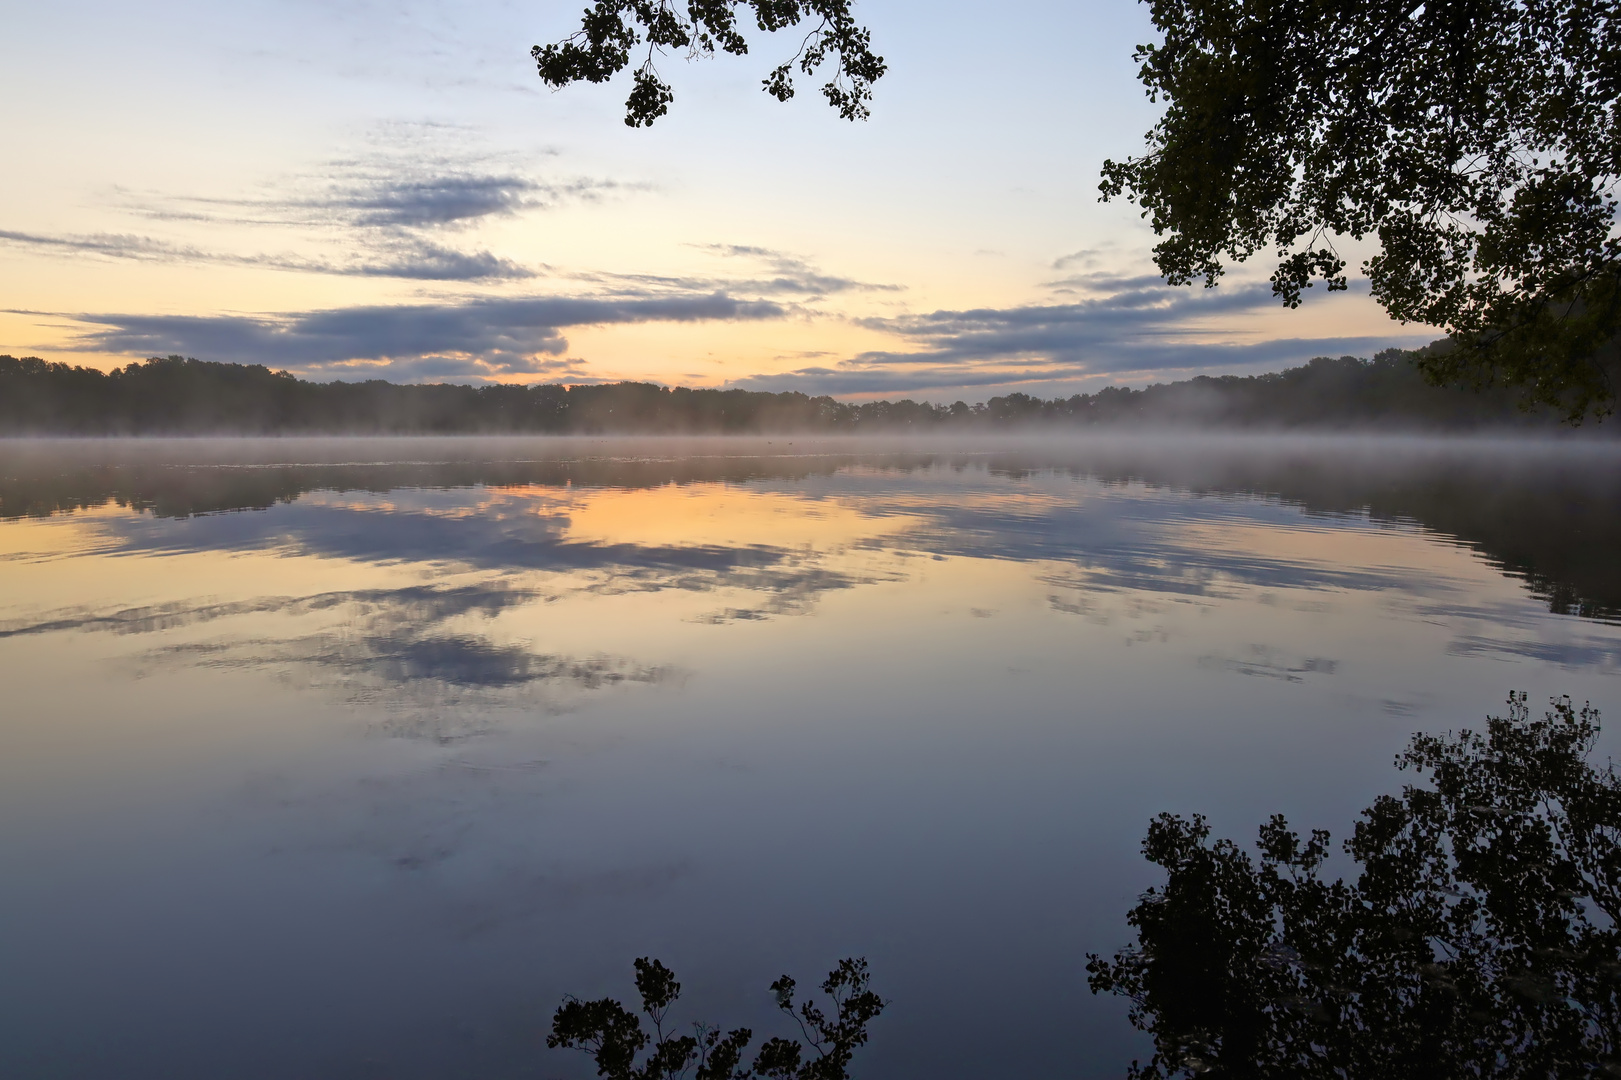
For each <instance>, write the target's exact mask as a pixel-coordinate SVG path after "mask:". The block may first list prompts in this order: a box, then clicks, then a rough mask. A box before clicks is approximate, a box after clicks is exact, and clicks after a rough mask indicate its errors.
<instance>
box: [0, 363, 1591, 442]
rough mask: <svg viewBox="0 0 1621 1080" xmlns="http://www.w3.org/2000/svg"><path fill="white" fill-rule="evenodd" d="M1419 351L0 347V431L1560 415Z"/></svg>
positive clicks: (1459, 421)
mask: <svg viewBox="0 0 1621 1080" xmlns="http://www.w3.org/2000/svg"><path fill="white" fill-rule="evenodd" d="M1417 355H1418V354H1415V353H1407V352H1402V351H1399V350H1394V349H1392V350H1386V351H1385V352H1382V353H1380V354H1378V355H1377V356H1375V357H1374V358H1373V359H1372V360H1364V359H1358V358H1357V357H1352V356H1343V357H1340V358H1339V359H1332V358H1329V357H1318V358H1317V359H1315V360H1312V361H1311V362H1310V363H1308V364H1305V365H1303V366H1301V367H1296V368H1290V369H1288V370H1286V371H1280V372H1276V373H1272V374H1267V375H1250V376H1237V375H1226V376H1221V377H1214V378H1213V377H1210V376H1199V377H1198V378H1195V379H1189V380H1186V381H1183V382H1173V383H1161V384H1155V385H1153V386H1149V387H1147V388H1145V389H1142V390H1134V389H1129V388H1126V387H1113V386H1111V387H1105V388H1104V389H1102V390H1099V391H1097V392H1096V393H1092V394H1075V395H1073V396H1072V397H1068V398H1053V399H1050V400H1048V399H1042V398H1038V397H1033V396H1031V395H1028V394H1022V393H1013V394H1006V395H1003V396H999V397H993V398H991V399H990V400H989V401H987V402H985V403H983V404H974V405H969V404H967V403H966V402H962V401H958V402H955V403H953V404H951V405H937V404H932V403H929V402H919V401H913V400H911V399H903V400H900V401H867V402H847V401H838V400H835V399H834V398H832V397H827V396H821V397H810V396H809V395H806V394H803V393H799V392H797V391H789V392H784V393H768V392H762V391H750V390H735V389H734V390H716V389H689V388H687V387H674V388H668V387H663V386H659V385H656V384H654V383H637V382H620V383H608V384H600V385H574V386H565V385H559V384H555V383H553V384H544V385H535V386H517V385H492V386H464V385H451V384H443V383H441V384H434V385H399V384H395V383H389V382H384V381H382V380H369V381H366V382H357V383H349V382H330V383H317V382H308V381H306V380H303V379H299V378H295V377H294V376H293V375H291V374H289V373H288V372H285V371H271V370H270V369H269V368H266V367H264V366H262V365H259V364H228V363H215V362H210V361H203V360H195V359H189V358H185V357H180V356H167V357H154V358H153V359H150V360H147V361H145V362H144V363H133V364H130V365H128V366H127V367H123V368H119V369H116V370H114V371H110V372H102V371H98V370H96V369H94V368H85V367H74V366H70V365H68V364H60V363H48V362H46V361H44V360H40V359H38V358H35V357H26V358H23V359H20V360H19V359H17V358H15V357H11V356H0V434H9V435H26V434H62V435H163V434H283V433H318V432H329V433H330V432H342V433H354V434H384V433H388V434H432V433H452V432H459V433H466V432H483V433H542V432H549V433H565V432H567V433H581V434H595V433H610V432H625V433H631V432H634V433H643V434H656V433H657V434H680V433H692V432H772V431H822V432H864V431H915V430H926V429H933V428H942V427H948V426H949V427H960V428H1005V427H1009V426H1013V425H1061V426H1074V425H1094V424H1096V425H1144V426H1148V425H1157V424H1180V425H1193V426H1205V427H1244V428H1353V427H1357V428H1361V427H1380V426H1385V427H1397V428H1406V429H1414V428H1430V429H1448V430H1457V429H1469V428H1481V427H1504V426H1515V427H1523V426H1535V427H1545V428H1552V427H1555V426H1557V424H1558V420H1559V416H1558V415H1557V414H1555V413H1553V412H1550V411H1547V410H1542V411H1532V412H1526V411H1523V410H1522V409H1520V408H1519V406H1518V404H1517V402H1518V398H1517V397H1516V395H1515V394H1513V393H1512V392H1511V391H1509V390H1506V389H1502V388H1488V389H1486V390H1483V391H1468V390H1460V389H1453V388H1444V387H1436V386H1431V385H1429V384H1428V383H1427V382H1426V381H1425V380H1424V377H1423V376H1422V375H1421V374H1420V372H1419V370H1418V367H1417V366H1416V365H1415V363H1414V359H1415V356H1417Z"/></svg>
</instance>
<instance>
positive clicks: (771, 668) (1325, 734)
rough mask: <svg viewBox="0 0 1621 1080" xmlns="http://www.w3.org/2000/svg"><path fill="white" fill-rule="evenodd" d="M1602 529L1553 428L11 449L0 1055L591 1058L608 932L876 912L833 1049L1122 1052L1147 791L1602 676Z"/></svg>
mask: <svg viewBox="0 0 1621 1080" xmlns="http://www.w3.org/2000/svg"><path fill="white" fill-rule="evenodd" d="M1617 551H1621V446H1616V445H1614V444H1613V443H1597V442H1595V443H1587V442H1581V441H1570V440H1562V441H1549V442H1535V441H1529V440H1511V439H1504V440H1489V439H1468V440H1465V439H1453V440H1447V439H1417V438H1413V439H1398V438H1358V437H1352V436H1345V437H1316V438H1313V437H1298V438H1284V437H1265V436H1245V437H1237V436H1232V437H1214V436H1208V437H1204V436H1189V435H1181V436H1147V435H1144V436H1134V437H1089V438H1076V437H1068V438H1059V437H1054V438H1046V439H1044V438H1036V437H1000V438H996V439H991V438H985V439H980V440H964V439H952V440H944V439H942V440H935V441H925V440H904V439H898V438H897V439H868V440H855V439H831V438H816V437H798V436H780V437H774V438H770V439H765V438H761V439H727V438H719V437H717V438H708V439H686V440H678V439H653V438H642V439H628V438H627V439H614V438H596V439H591V438H569V439H543V438H505V439H473V438H467V439H459V438H458V439H437V440H433V439H414V440H413V439H318V440H316V439H312V440H301V439H299V440H295V439H262V440H192V441H186V440H176V441H151V442H137V441H129V442H120V441H99V442H90V441H86V442H73V441H60V440H49V441H47V440H42V441H16V442H10V443H4V444H0V678H3V679H4V680H5V686H6V688H7V689H6V702H7V704H6V708H5V709H4V710H0V736H3V737H4V739H5V745H6V752H5V753H4V754H3V755H0V808H3V812H0V860H3V864H4V865H5V866H7V867H8V872H7V873H6V874H4V875H0V1074H4V1075H17V1076H30V1077H34V1076H38V1077H101V1076H109V1075H117V1076H122V1077H165V1078H170V1077H215V1076H221V1075H230V1076H238V1077H249V1078H257V1077H265V1078H271V1077H287V1076H320V1077H327V1076H331V1077H385V1076H386V1077H445V1076H480V1077H486V1076H487V1077H539V1076H546V1077H552V1076H565V1077H572V1076H586V1075H589V1074H590V1066H589V1064H588V1063H587V1062H585V1060H584V1059H583V1058H581V1059H579V1060H575V1059H574V1058H573V1057H571V1056H570V1055H565V1054H560V1053H552V1052H548V1051H546V1050H545V1049H544V1046H543V1035H544V1031H545V1028H546V1025H547V1023H548V1021H549V1018H550V1014H551V1010H552V1009H553V1008H554V1007H555V1006H556V1004H557V1002H558V1001H559V1000H560V999H561V997H562V996H563V995H564V994H565V993H576V994H579V995H581V996H585V997H591V996H601V995H603V994H613V995H615V996H624V995H625V994H626V993H627V992H628V989H629V964H630V961H631V959H632V958H634V957H637V956H643V955H654V956H659V957H661V958H663V959H664V960H665V961H666V962H668V963H669V964H670V965H671V966H672V967H673V968H675V970H676V971H677V972H678V973H679V974H680V976H681V978H682V981H683V983H684V984H685V987H686V992H685V995H684V998H683V1002H684V1004H690V1005H691V1007H692V1009H693V1011H694V1014H695V1015H698V1016H706V1017H710V1018H718V1019H720V1020H721V1021H722V1022H723V1023H726V1024H740V1023H750V1024H752V1025H753V1026H754V1027H755V1028H756V1029H757V1030H758V1031H762V1032H767V1031H772V1030H774V1027H773V1022H772V1020H771V1018H770V1013H771V1002H770V999H769V996H768V995H767V994H766V993H765V987H766V985H767V984H768V983H769V982H770V981H771V980H772V979H773V978H775V977H776V976H777V975H778V974H781V973H783V972H788V973H790V974H793V975H795V976H796V977H799V978H801V979H802V980H803V979H806V978H814V977H815V976H817V975H818V974H819V973H820V972H822V971H825V970H826V969H827V967H828V966H829V965H830V964H831V963H832V961H833V960H835V959H836V958H837V957H839V956H844V955H865V956H866V957H868V959H869V960H870V961H871V963H872V965H873V969H874V972H875V986H876V988H877V989H878V990H879V992H880V993H882V994H884V996H885V997H886V998H889V999H891V1000H892V1001H893V1005H892V1007H891V1009H890V1010H889V1011H887V1012H886V1013H885V1015H884V1016H883V1018H882V1019H881V1020H880V1021H879V1022H878V1023H877V1024H875V1025H874V1029H873V1031H874V1041H873V1043H872V1045H871V1047H870V1048H869V1050H868V1051H866V1052H865V1053H866V1055H867V1056H866V1057H865V1058H864V1059H863V1064H862V1067H863V1069H864V1070H865V1071H866V1073H867V1074H870V1075H874V1076H886V1077H900V1078H910V1077H917V1078H923V1077H928V1078H948V1077H962V1078H968V1077H983V1076H988V1075H1006V1076H1049V1075H1068V1074H1070V1073H1075V1072H1079V1074H1080V1075H1083V1076H1087V1077H1093V1076H1096V1077H1117V1076H1122V1075H1124V1070H1125V1066H1126V1064H1127V1063H1128V1062H1129V1061H1130V1060H1131V1059H1132V1057H1134V1056H1142V1053H1143V1047H1142V1044H1141V1043H1140V1042H1139V1041H1138V1040H1137V1038H1136V1037H1135V1036H1134V1035H1133V1033H1132V1032H1131V1031H1130V1029H1129V1027H1128V1026H1127V1025H1126V1023H1125V1021H1124V1011H1123V1009H1122V1008H1121V1007H1120V1005H1119V1003H1118V1002H1116V1001H1114V1000H1108V999H1099V998H1094V997H1092V996H1091V995H1090V994H1089V993H1088V992H1087V990H1086V986H1085V976H1084V971H1083V964H1084V954H1085V953H1086V952H1088V951H1092V952H1102V953H1109V952H1112V951H1113V950H1114V949H1115V948H1117V947H1118V946H1120V945H1122V944H1124V943H1125V942H1126V941H1127V940H1128V937H1129V930H1128V928H1127V926H1126V925H1125V923H1124V916H1125V912H1126V911H1127V910H1128V909H1129V908H1130V907H1131V905H1132V904H1133V903H1134V902H1135V901H1136V897H1137V895H1138V894H1139V893H1140V892H1141V891H1142V889H1144V888H1145V887H1147V886H1148V885H1149V884H1152V883H1153V882H1154V880H1155V875H1154V873H1153V872H1152V868H1151V867H1149V866H1148V865H1147V864H1146V863H1144V862H1143V860H1142V859H1141V857H1140V855H1139V853H1138V846H1139V843H1140V841H1141V839H1142V835H1143V831H1144V828H1145V826H1146V824H1147V822H1148V820H1149V818H1150V817H1151V816H1152V815H1153V814H1155V813H1158V812H1160V811H1165V810H1170V811H1176V812H1182V813H1189V812H1202V813H1206V814H1208V815H1209V816H1210V817H1211V819H1212V823H1213V825H1214V826H1215V828H1216V831H1217V832H1218V834H1223V835H1231V836H1234V837H1237V838H1240V839H1242V840H1244V841H1246V842H1247V840H1248V839H1249V838H1250V837H1252V836H1253V835H1254V832H1253V830H1254V827H1255V825H1256V824H1257V823H1258V822H1260V821H1261V820H1263V819H1264V818H1265V817H1266V816H1267V815H1269V814H1271V813H1274V812H1284V813H1287V814H1288V815H1289V816H1290V818H1291V820H1293V821H1295V822H1296V823H1297V824H1299V825H1301V826H1303V827H1311V826H1323V827H1327V828H1330V829H1333V830H1334V831H1335V834H1336V838H1338V837H1339V836H1342V835H1343V834H1344V832H1345V830H1346V829H1347V827H1348V826H1349V824H1350V822H1351V820H1352V818H1353V817H1354V815H1355V813H1356V812H1357V811H1358V810H1359V809H1360V808H1361V807H1363V806H1365V805H1366V804H1367V803H1368V802H1369V801H1371V799H1372V798H1373V797H1374V796H1375V795H1377V794H1379V793H1381V792H1384V791H1388V790H1391V789H1393V788H1394V787H1395V786H1397V784H1398V783H1399V777H1398V775H1397V774H1395V773H1394V771H1393V770H1392V769H1391V767H1390V762H1391V759H1392V757H1393V755H1394V754H1395V753H1396V752H1397V751H1398V750H1399V749H1400V748H1401V746H1402V744H1403V743H1404V742H1405V741H1406V739H1407V737H1408V735H1409V734H1411V733H1412V732H1415V731H1443V730H1446V729H1449V728H1456V727H1459V726H1467V725H1470V724H1478V722H1479V720H1480V719H1481V718H1482V717H1483V716H1484V715H1486V713H1488V712H1491V711H1494V710H1497V708H1498V706H1500V704H1501V702H1502V700H1503V698H1504V697H1505V695H1506V694H1507V693H1508V692H1509V691H1510V690H1525V691H1528V692H1529V693H1530V695H1531V697H1532V700H1533V701H1537V700H1538V699H1542V698H1546V697H1547V696H1548V695H1550V694H1557V693H1568V694H1571V695H1572V696H1573V697H1575V698H1576V699H1577V700H1578V701H1580V700H1582V699H1591V700H1592V701H1593V702H1594V703H1595V704H1597V705H1600V706H1601V707H1604V708H1606V709H1607V710H1608V713H1609V715H1610V716H1612V717H1614V716H1617V715H1621V713H1617V711H1616V706H1617V697H1618V695H1617V693H1616V691H1617V688H1618V687H1621V625H1618V623H1621V571H1618V570H1617V568H1616V560H1615V553H1616V552H1617ZM942 1032H946V1033H950V1034H949V1036H946V1037H942V1035H941V1033H942ZM1077 1047H1080V1048H1081V1050H1080V1051H1079V1055H1080V1056H1079V1060H1077V1057H1076V1054H1077V1050H1076V1048H1077Z"/></svg>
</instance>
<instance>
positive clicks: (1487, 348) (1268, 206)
mask: <svg viewBox="0 0 1621 1080" xmlns="http://www.w3.org/2000/svg"><path fill="white" fill-rule="evenodd" d="M1148 3H1149V7H1150V9H1151V13H1152V17H1153V20H1154V25H1155V26H1156V27H1157V28H1158V29H1159V30H1160V32H1161V33H1162V35H1163V38H1164V40H1163V42H1162V43H1161V44H1158V45H1144V46H1141V47H1140V48H1139V50H1138V53H1137V59H1138V60H1139V61H1141V63H1142V68H1141V74H1140V77H1141V79H1142V81H1143V83H1144V85H1145V86H1146V87H1147V88H1148V94H1149V97H1150V99H1152V100H1155V101H1163V102H1164V103H1165V105H1166V111H1165V114H1164V117H1163V118H1162V119H1161V120H1160V122H1159V123H1158V124H1156V125H1155V127H1154V129H1153V130H1152V131H1150V132H1149V133H1148V152H1147V153H1146V154H1145V155H1144V156H1142V157H1139V158H1131V159H1129V160H1127V161H1125V162H1114V161H1111V162H1107V163H1106V164H1105V166H1104V172H1103V183H1102V191H1103V195H1104V198H1105V199H1108V198H1113V197H1116V196H1121V195H1124V196H1126V197H1127V198H1129V199H1131V200H1132V201H1134V202H1136V203H1137V204H1138V205H1139V206H1141V207H1142V209H1143V215H1144V216H1145V217H1148V218H1149V219H1150V221H1151V222H1152V224H1153V226H1154V230H1155V232H1156V233H1158V234H1160V235H1161V236H1164V237H1165V239H1163V240H1162V241H1161V242H1160V243H1159V245H1158V246H1157V247H1156V248H1155V249H1154V255H1155V259H1156V261H1157V262H1158V264H1159V267H1160V269H1161V271H1163V272H1164V274H1165V276H1166V279H1167V280H1169V281H1171V282H1173V283H1177V284H1187V283H1190V282H1192V281H1194V280H1195V279H1203V280H1204V281H1205V283H1206V284H1207V285H1214V284H1215V281H1216V279H1217V278H1218V277H1219V276H1220V275H1221V273H1222V269H1223V260H1234V261H1240V262H1241V261H1244V260H1246V259H1248V258H1250V257H1251V256H1253V255H1255V254H1257V253H1259V252H1261V251H1262V250H1263V249H1266V248H1269V247H1273V248H1276V250H1277V253H1278V258H1279V261H1278V264H1277V269H1276V270H1275V272H1274V273H1273V276H1272V283H1273V291H1274V292H1275V293H1276V294H1277V295H1278V296H1279V297H1280V298H1281V299H1282V300H1283V302H1284V303H1285V304H1288V305H1289V306H1291V307H1293V306H1296V305H1298V304H1299V303H1300V298H1301V293H1302V290H1304V289H1307V288H1310V287H1311V284H1312V281H1313V279H1320V280H1322V281H1323V282H1324V283H1325V284H1326V285H1327V287H1328V288H1329V289H1331V290H1333V289H1343V288H1345V287H1346V280H1345V269H1346V263H1345V260H1344V259H1343V258H1342V257H1341V256H1340V255H1339V253H1338V252H1337V251H1336V250H1335V248H1334V244H1333V238H1334V237H1335V236H1350V237H1354V238H1357V239H1362V238H1364V237H1377V239H1378V241H1379V245H1380V252H1379V254H1377V255H1376V256H1374V257H1373V258H1372V259H1370V260H1369V261H1368V263H1367V264H1366V265H1365V267H1364V270H1365V272H1366V273H1367V275H1368V277H1369V278H1370V279H1371V281H1372V284H1373V293H1374V296H1375V297H1376V298H1377V299H1378V300H1379V301H1380V303H1382V304H1383V305H1384V306H1385V308H1386V309H1387V310H1388V311H1389V312H1390V313H1391V314H1392V315H1394V316H1395V317H1396V318H1398V319H1401V320H1403V321H1411V322H1418V323H1426V324H1428V325H1431V326H1438V327H1443V328H1444V329H1446V331H1447V332H1448V334H1449V335H1450V337H1451V339H1452V341H1453V343H1454V344H1455V345H1457V346H1458V347H1457V348H1456V349H1454V350H1452V351H1450V352H1444V353H1434V354H1431V355H1429V356H1426V357H1425V358H1423V361H1422V365H1423V368H1424V370H1425V372H1426V374H1428V375H1429V376H1430V377H1431V378H1433V379H1435V380H1437V381H1441V382H1449V383H1451V382H1456V383H1464V384H1470V385H1477V386H1483V385H1493V384H1498V385H1507V386H1511V387H1516V388H1518V389H1519V390H1520V391H1521V392H1522V393H1523V394H1524V395H1525V397H1526V399H1527V400H1528V401H1532V402H1537V403H1540V404H1545V405H1549V406H1551V407H1554V408H1557V409H1558V410H1560V411H1561V412H1562V413H1563V414H1564V415H1566V416H1567V417H1568V418H1569V419H1570V420H1572V421H1580V420H1581V419H1582V418H1583V417H1584V416H1587V415H1592V414H1598V415H1602V414H1604V413H1606V412H1608V411H1609V410H1610V408H1611V407H1612V405H1613V402H1614V399H1615V391H1616V384H1615V379H1616V375H1617V367H1616V362H1617V357H1616V341H1617V333H1618V331H1621V238H1618V237H1617V236H1616V235H1615V231H1614V227H1615V220H1616V207H1617V203H1616V185H1617V181H1618V179H1621V8H1618V7H1617V5H1615V4H1614V3H1609V2H1603V0H1431V2H1419V3H1414V2H1412V0H1399V2H1398V0H1303V2H1299V3H1289V4H1281V3H1272V2H1266V0H1259V2H1258V0H1148Z"/></svg>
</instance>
